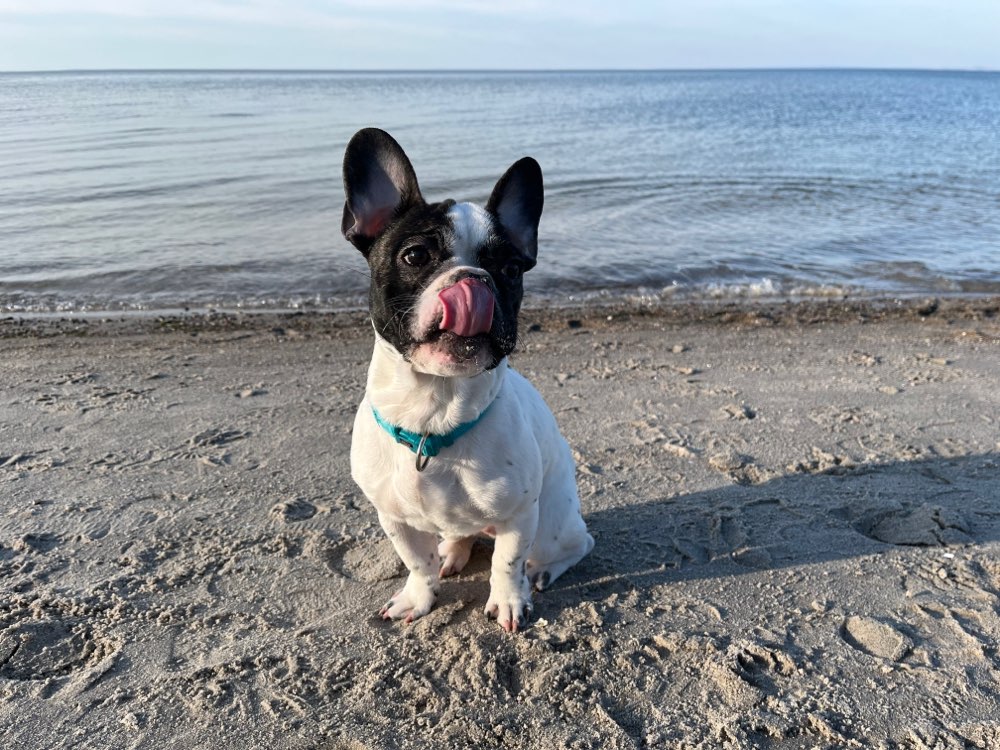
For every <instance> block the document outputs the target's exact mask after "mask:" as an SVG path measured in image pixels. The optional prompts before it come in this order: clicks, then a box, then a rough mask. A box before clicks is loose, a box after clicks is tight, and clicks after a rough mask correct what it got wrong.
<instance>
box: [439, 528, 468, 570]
mask: <svg viewBox="0 0 1000 750" xmlns="http://www.w3.org/2000/svg"><path fill="white" fill-rule="evenodd" d="M474 541H475V538H474V537H467V538H465V539H445V540H444V541H443V542H441V544H439V545H438V557H440V558H441V573H440V575H441V577H442V578H445V577H447V576H453V575H455V574H456V573H461V572H462V568H464V567H465V566H466V564H467V563H468V562H469V557H470V555H472V544H473V542H474Z"/></svg>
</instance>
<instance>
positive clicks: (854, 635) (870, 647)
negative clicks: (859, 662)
mask: <svg viewBox="0 0 1000 750" xmlns="http://www.w3.org/2000/svg"><path fill="white" fill-rule="evenodd" d="M840 637H841V638H843V639H844V641H845V642H846V643H847V644H848V645H849V646H851V647H853V648H856V649H857V650H858V651H861V652H863V653H866V654H868V655H870V656H877V657H879V658H880V659H888V660H890V661H902V660H903V659H904V658H906V656H907V654H909V653H910V652H911V651H912V650H913V641H911V640H910V639H909V638H908V637H907V636H906V635H905V634H903V633H902V632H900V631H899V630H898V629H897V628H896V627H895V626H893V625H890V624H888V623H885V622H882V621H880V620H875V619H873V618H871V617H857V616H853V617H848V618H847V619H846V620H844V624H843V625H841V626H840Z"/></svg>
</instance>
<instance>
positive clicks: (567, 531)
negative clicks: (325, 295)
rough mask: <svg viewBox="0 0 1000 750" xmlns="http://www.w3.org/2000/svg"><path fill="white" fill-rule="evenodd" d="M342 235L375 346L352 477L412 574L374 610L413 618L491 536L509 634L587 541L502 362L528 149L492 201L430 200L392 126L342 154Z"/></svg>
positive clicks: (531, 189) (501, 614) (571, 490)
mask: <svg viewBox="0 0 1000 750" xmlns="http://www.w3.org/2000/svg"><path fill="white" fill-rule="evenodd" d="M344 191H345V194H346V198H347V200H346V203H345V206H344V215H343V222H342V227H341V228H342V231H343V233H344V237H345V238H346V239H347V240H348V241H349V242H350V243H351V244H353V245H354V246H355V247H356V248H357V249H358V250H360V251H361V253H362V254H363V255H364V257H365V258H366V259H367V261H368V265H369V267H370V270H371V288H370V291H369V306H370V313H371V322H372V325H373V327H374V329H375V350H374V354H373V355H372V361H371V366H370V367H369V369H368V380H367V386H366V389H365V396H364V399H363V400H362V401H361V405H360V407H359V408H358V412H357V416H356V417H355V420H354V432H353V439H352V444H351V476H352V477H353V478H354V481H355V482H356V483H357V484H358V486H359V487H360V488H361V491H362V492H363V493H364V494H365V496H366V497H367V498H368V499H369V500H370V501H371V503H372V504H373V505H374V506H375V508H376V510H377V511H378V517H379V521H380V522H381V524H382V528H383V529H384V530H385V533H386V534H387V535H388V537H389V539H390V540H391V541H392V544H393V546H394V547H395V550H396V553H397V554H398V555H399V557H400V558H401V559H402V561H403V563H404V564H405V565H406V568H407V569H408V571H409V575H408V577H407V579H406V583H405V585H404V586H403V588H401V589H400V590H399V591H397V592H396V593H395V594H393V596H392V598H391V599H390V600H389V601H388V602H387V603H386V604H385V605H384V606H383V607H382V609H381V611H380V613H379V614H380V615H381V616H382V617H383V618H384V619H392V620H399V619H402V620H404V621H405V622H412V621H413V620H415V619H417V618H418V617H421V616H423V615H426V614H427V613H428V612H429V611H430V610H431V608H432V607H433V606H434V601H435V599H436V597H437V593H438V590H439V585H440V584H439V579H440V578H443V577H446V576H450V575H454V574H456V573H458V572H460V571H461V570H462V568H463V567H464V566H465V565H466V563H468V561H469V556H470V552H471V550H472V545H473V542H474V540H475V538H476V537H477V536H478V535H480V534H486V535H488V536H493V537H495V542H494V549H493V559H492V564H491V573H490V595H489V599H488V601H487V602H486V608H485V612H486V614H487V616H489V617H494V618H496V620H497V621H498V622H499V624H500V626H501V627H502V628H503V629H504V630H506V631H508V632H514V631H517V630H518V629H524V628H525V627H526V625H527V622H528V618H529V616H530V614H531V611H532V603H531V595H532V588H535V589H537V590H542V589H544V588H546V587H548V586H550V585H551V584H552V582H553V581H555V580H556V579H557V578H558V577H559V576H560V575H562V574H563V573H564V572H565V571H566V570H567V569H568V568H569V567H570V566H571V565H573V564H574V563H576V562H577V561H579V560H580V559H581V558H582V557H583V556H584V555H586V554H587V553H588V552H590V550H591V549H592V548H593V546H594V540H593V538H592V537H591V536H590V534H588V533H587V527H586V525H585V523H584V520H583V517H582V515H581V512H580V500H579V496H578V494H577V487H576V472H575V466H574V463H573V459H572V456H571V454H570V450H569V446H568V445H567V443H566V441H565V439H563V437H562V435H561V434H560V432H559V428H558V426H557V425H556V420H555V418H554V417H553V415H552V412H551V411H550V410H549V408H548V407H547V406H546V404H545V402H544V401H543V399H542V397H541V395H540V394H539V393H538V391H536V390H535V388H534V387H533V386H532V385H531V384H530V383H529V382H528V381H527V380H526V379H525V378H524V377H523V376H521V375H520V374H519V373H517V372H516V371H515V370H513V369H512V368H511V367H510V366H509V365H508V362H507V357H508V355H510V353H511V352H512V351H513V350H514V347H515V344H516V343H517V316H518V311H519V309H520V306H521V298H522V296H523V292H524V290H523V282H522V278H523V274H524V273H525V272H526V271H528V270H529V269H531V268H532V267H533V266H534V265H535V259H536V255H537V251H538V221H539V218H540V217H541V214H542V202H543V189H542V172H541V168H540V167H539V166H538V163H537V162H536V161H535V160H534V159H532V158H530V157H526V158H523V159H521V160H520V161H517V162H516V163H514V165H513V166H511V167H510V169H508V170H507V172H506V173H505V174H504V175H503V176H502V177H501V178H500V180H499V182H497V183H496V186H495V187H494V188H493V192H492V195H491V196H490V199H489V200H488V201H487V203H486V206H485V207H482V206H479V205H475V204H472V203H456V202H455V201H453V200H446V201H443V202H440V203H428V202H426V201H425V200H424V198H423V196H422V195H421V192H420V187H419V186H418V184H417V177H416V175H415V174H414V171H413V167H412V165H411V164H410V160H409V159H408V158H407V156H406V154H405V153H404V152H403V149H402V148H401V147H400V146H399V144H398V143H397V142H396V141H395V140H394V139H393V138H392V136H390V135H389V134H388V133H386V132H385V131H382V130H378V129H376V128H366V129H364V130H361V131H359V132H358V133H356V134H355V135H354V137H353V138H352V139H351V141H350V143H349V144H348V146H347V150H346V153H345V155H344Z"/></svg>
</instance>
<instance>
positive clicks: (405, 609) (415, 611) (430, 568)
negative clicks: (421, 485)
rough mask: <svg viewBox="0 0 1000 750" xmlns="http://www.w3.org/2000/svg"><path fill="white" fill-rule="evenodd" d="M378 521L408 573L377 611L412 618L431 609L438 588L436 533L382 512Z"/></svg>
mask: <svg viewBox="0 0 1000 750" xmlns="http://www.w3.org/2000/svg"><path fill="white" fill-rule="evenodd" d="M378 520H379V522H380V523H381V524H382V528H383V529H384V530H385V533H386V536H388V537H389V540H390V541H391V542H392V546H393V547H395V548H396V554H398V555H399V559H400V560H402V561H403V564H404V565H406V568H407V570H409V571H410V575H409V576H408V577H407V579H406V585H404V586H403V588H401V589H400V590H399V591H397V592H396V593H395V594H393V595H392V598H391V599H390V600H389V601H388V602H386V604H385V606H384V607H382V609H381V610H380V611H379V614H380V615H381V616H382V618H383V619H386V620H388V619H390V618H391V619H393V620H399V619H404V620H405V621H406V622H413V621H414V620H416V619H417V618H418V617H422V616H423V615H426V614H427V613H428V612H430V611H431V607H433V606H434V600H435V599H436V598H437V592H438V564H439V558H438V552H437V537H436V536H434V534H429V533H427V532H426V531H418V530H417V529H414V528H412V527H410V526H407V525H406V524H405V523H401V522H400V521H396V520H395V519H392V518H389V517H387V516H383V515H382V514H381V513H379V517H378Z"/></svg>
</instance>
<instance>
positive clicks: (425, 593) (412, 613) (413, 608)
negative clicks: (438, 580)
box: [379, 578, 437, 622]
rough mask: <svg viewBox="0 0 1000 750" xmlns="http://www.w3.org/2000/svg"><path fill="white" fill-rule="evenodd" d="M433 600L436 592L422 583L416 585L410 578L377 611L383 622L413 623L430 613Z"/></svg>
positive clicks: (435, 597)
mask: <svg viewBox="0 0 1000 750" xmlns="http://www.w3.org/2000/svg"><path fill="white" fill-rule="evenodd" d="M435 599H437V592H435V591H434V589H432V588H431V587H430V586H428V585H426V584H424V583H416V582H415V581H414V579H412V578H411V579H410V580H408V581H407V582H406V585H405V586H403V588H401V589H400V590H399V591H397V592H396V593H395V594H393V595H392V598H391V599H389V601H387V602H386V603H385V606H384V607H382V609H381V610H379V616H380V617H381V618H382V619H383V620H403V621H404V622H413V621H414V620H416V619H417V618H418V617H423V616H424V615H426V614H427V613H428V612H430V611H431V608H432V607H433V606H434V600H435Z"/></svg>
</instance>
